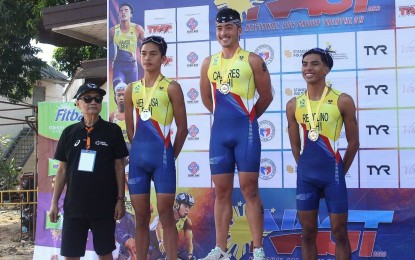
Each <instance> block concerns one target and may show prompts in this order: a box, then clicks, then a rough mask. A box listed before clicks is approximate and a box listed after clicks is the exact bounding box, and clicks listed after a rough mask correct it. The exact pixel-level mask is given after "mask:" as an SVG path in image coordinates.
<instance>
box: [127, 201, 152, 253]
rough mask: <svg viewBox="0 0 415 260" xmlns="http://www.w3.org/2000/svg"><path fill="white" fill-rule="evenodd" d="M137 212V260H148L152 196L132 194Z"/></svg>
mask: <svg viewBox="0 0 415 260" xmlns="http://www.w3.org/2000/svg"><path fill="white" fill-rule="evenodd" d="M130 197H131V203H132V205H133V208H134V211H135V225H136V227H135V234H136V235H135V237H136V239H135V246H136V251H137V260H146V259H147V251H148V246H149V243H150V234H149V228H148V225H149V224H150V216H151V213H150V194H149V193H147V194H130Z"/></svg>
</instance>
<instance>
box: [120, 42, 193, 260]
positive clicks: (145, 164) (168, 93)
mask: <svg viewBox="0 0 415 260" xmlns="http://www.w3.org/2000/svg"><path fill="white" fill-rule="evenodd" d="M166 51H167V44H166V42H165V41H164V39H163V38H162V37H159V36H150V37H147V38H145V39H144V40H143V42H142V47H141V64H142V66H143V68H144V77H143V79H141V80H140V81H135V82H133V83H130V84H129V85H128V86H127V89H126V91H125V100H126V101H125V120H126V125H127V135H128V139H129V141H130V143H131V152H130V172H129V178H128V186H129V190H130V197H131V201H132V204H133V207H134V210H135V216H136V238H137V240H136V249H137V259H138V260H140V259H142V260H143V259H146V257H147V251H148V246H149V229H148V225H149V222H150V215H151V214H150V211H149V208H150V182H151V181H152V180H153V181H154V186H155V189H156V197H157V211H158V213H159V218H160V222H161V223H162V225H163V229H164V232H163V241H164V245H165V248H166V252H167V257H168V259H176V258H177V247H178V245H177V230H176V223H175V221H174V216H173V211H172V208H173V204H174V198H175V192H176V169H175V162H174V161H175V158H177V156H178V155H179V153H180V151H181V149H182V147H183V144H184V141H185V138H186V136H187V119H186V108H185V104H184V97H183V92H182V89H181V87H180V85H179V84H178V83H177V82H175V81H173V80H170V79H167V78H166V77H164V76H163V75H162V74H161V64H162V63H163V62H164V61H165V59H166ZM133 110H135V112H136V115H137V118H136V119H135V120H134V118H133ZM173 117H174V119H175V122H176V126H177V133H176V138H175V140H174V144H173V145H172V144H171V142H170V125H171V123H172V121H173ZM134 122H135V123H134Z"/></svg>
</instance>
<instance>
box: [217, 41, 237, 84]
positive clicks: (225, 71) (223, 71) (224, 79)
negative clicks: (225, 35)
mask: <svg viewBox="0 0 415 260" xmlns="http://www.w3.org/2000/svg"><path fill="white" fill-rule="evenodd" d="M240 50H241V48H240V47H238V49H236V51H235V53H234V54H233V56H232V58H231V59H230V60H229V63H228V66H226V68H223V67H222V64H223V62H222V60H223V52H221V53H220V64H219V66H220V68H221V70H220V74H221V76H222V83H227V82H228V76H229V69H230V68H231V67H232V65H233V63H234V62H235V60H236V57H238V53H239V51H240Z"/></svg>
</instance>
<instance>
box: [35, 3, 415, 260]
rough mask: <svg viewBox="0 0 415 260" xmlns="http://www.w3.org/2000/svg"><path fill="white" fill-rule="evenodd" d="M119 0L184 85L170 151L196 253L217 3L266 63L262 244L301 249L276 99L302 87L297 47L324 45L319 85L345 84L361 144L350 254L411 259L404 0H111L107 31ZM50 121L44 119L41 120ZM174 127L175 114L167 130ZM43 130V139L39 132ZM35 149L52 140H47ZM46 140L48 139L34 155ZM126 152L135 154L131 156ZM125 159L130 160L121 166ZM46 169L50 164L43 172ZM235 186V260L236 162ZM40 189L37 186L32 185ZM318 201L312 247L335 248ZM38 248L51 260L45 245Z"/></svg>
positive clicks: (207, 235) (207, 219)
mask: <svg viewBox="0 0 415 260" xmlns="http://www.w3.org/2000/svg"><path fill="white" fill-rule="evenodd" d="M123 3H128V4H129V5H130V6H131V7H132V9H133V15H132V17H131V22H133V23H134V24H136V25H138V26H139V27H137V28H141V29H142V31H143V32H144V36H150V35H158V36H162V37H164V38H165V39H166V41H167V43H168V50H167V54H166V56H167V59H166V62H165V63H164V64H163V65H162V73H163V74H164V75H166V76H167V77H169V78H171V79H174V80H176V81H177V82H178V83H179V84H180V85H181V87H182V90H183V93H184V98H185V105H186V110H187V121H188V130H189V134H188V136H187V138H186V142H185V144H184V147H183V150H182V152H181V154H180V156H179V157H178V159H177V162H176V169H177V193H178V194H179V193H181V192H186V193H187V194H190V195H192V197H193V198H194V205H193V206H192V207H191V209H190V210H189V212H188V215H187V217H188V218H189V219H191V222H192V234H193V238H192V244H193V254H194V256H195V257H196V258H202V257H204V256H206V255H207V254H208V253H209V251H210V250H211V249H212V248H213V247H214V246H215V222H214V217H213V212H214V199H215V193H214V185H213V182H212V181H211V176H210V168H209V140H210V127H211V125H212V123H213V117H212V116H211V114H210V113H209V112H208V110H207V109H206V108H205V107H204V105H203V104H202V101H201V97H200V88H199V80H200V68H201V64H202V62H203V60H204V59H205V57H207V56H209V55H213V54H215V53H218V52H220V50H221V46H220V45H219V43H218V42H217V40H216V35H215V16H216V13H217V12H218V10H219V9H221V8H223V7H230V8H233V9H235V10H237V11H238V12H239V13H240V14H241V16H242V19H243V21H242V35H241V39H240V45H241V47H242V48H244V49H246V50H248V51H251V52H254V53H256V54H258V55H259V56H261V57H262V58H263V60H264V61H265V63H266V64H267V67H268V70H269V72H270V74H271V83H272V88H273V97H274V99H273V101H272V103H271V105H270V106H269V107H268V109H267V111H266V112H265V113H264V114H263V115H262V116H261V117H260V118H259V119H258V124H259V131H260V137H261V144H262V154H261V156H262V157H261V165H260V170H259V187H260V195H261V198H262V201H263V205H264V217H265V222H264V233H263V244H264V250H265V254H266V256H267V258H268V259H301V226H300V223H299V220H298V216H297V209H296V198H295V197H296V173H297V166H296V163H295V160H294V158H293V156H292V152H291V147H290V142H289V138H288V131H287V120H286V116H285V112H286V111H285V109H286V104H287V102H288V101H289V100H290V99H291V98H293V97H296V96H299V95H301V94H302V93H304V91H305V90H306V84H305V82H304V80H303V78H302V75H301V64H302V55H303V54H304V53H305V52H306V51H307V50H309V49H311V48H314V47H320V48H323V49H328V50H330V51H332V54H333V59H334V67H333V69H332V70H331V72H330V73H329V74H328V75H327V78H326V80H327V84H329V85H331V86H332V87H333V88H335V89H338V90H340V91H342V92H345V93H347V94H349V95H350V96H351V97H352V98H353V100H354V101H355V104H356V107H357V119H358V124H359V135H360V149H359V151H358V153H357V155H356V157H355V160H354V162H353V164H352V166H351V168H350V170H349V171H348V172H347V174H346V183H347V187H348V201H349V219H348V231H349V239H350V244H351V248H352V259H361V258H368V259H369V258H380V259H411V258H413V255H414V254H415V248H414V247H413V246H412V244H413V241H414V240H415V206H414V203H413V201H414V200H415V189H414V188H415V120H414V116H413V115H414V114H415V105H414V102H413V100H414V99H415V80H414V76H413V75H414V74H415V4H414V3H413V1H411V0H395V1H384V0H343V1H326V0H318V1H317V0H316V1H306V0H279V1H272V0H238V1H230V0H229V1H227V0H199V1H190V0H176V1H165V0H161V1H144V0H137V1H132V0H125V1H121V0H109V5H108V6H109V11H108V14H109V17H108V30H109V31H110V32H111V29H112V28H115V27H116V25H117V24H118V23H119V15H118V11H119V8H120V6H121V4H123ZM141 29H140V30H141ZM114 32H115V30H114ZM113 35H116V34H115V33H114V34H111V33H109V37H110V38H111V37H113ZM144 36H143V35H141V34H139V35H138V36H135V37H137V39H138V44H137V48H136V49H135V52H136V53H138V54H139V48H140V47H141V44H140V43H139V41H140V39H142V37H144ZM110 38H109V39H108V59H109V63H108V64H110V66H109V68H108V85H109V94H110V97H111V98H110V102H113V103H112V105H110V109H109V113H110V114H111V113H112V114H113V115H114V116H113V117H112V118H116V120H115V122H116V123H117V124H119V125H120V126H121V127H122V126H123V124H124V123H123V114H122V113H123V109H122V106H121V105H120V104H122V103H123V102H121V98H123V94H122V93H121V92H122V91H121V90H122V89H123V88H122V87H123V86H124V85H123V84H120V83H121V81H120V76H119V75H120V74H117V73H118V72H117V70H119V69H120V68H117V65H116V63H114V59H115V56H116V53H115V46H114V39H110ZM135 61H136V65H137V72H136V75H135V78H141V77H142V75H143V70H142V67H141V64H140V60H139V55H137V56H136V60H135ZM114 66H115V67H114ZM114 73H115V74H116V75H115V76H114ZM122 77H123V76H121V78H122ZM122 82H123V83H125V84H128V82H124V81H122ZM119 84H120V85H119ZM118 85H119V86H118ZM117 86H118V87H117ZM120 91H121V92H120ZM53 129H54V128H51V129H49V128H48V131H52V130H53ZM176 130H177V128H176V127H175V124H174V123H173V125H172V129H171V137H172V139H174V136H175V132H176ZM235 131H237V129H235ZM41 141H43V140H42V138H40V141H39V142H41ZM346 146H347V139H346V135H345V132H344V129H343V130H342V131H341V134H340V153H341V154H342V155H344V152H345V149H346ZM43 149H46V150H47V149H50V150H51V151H52V150H53V149H52V148H51V147H50V148H43ZM43 151H45V150H42V151H40V152H39V154H41V152H43ZM47 159H48V158H45V160H46V161H45V167H47V165H48V164H47ZM132 159H134V158H130V160H132ZM39 162H40V160H39ZM126 169H127V171H128V167H127V168H126ZM39 172H40V171H39ZM45 174H46V175H47V171H45ZM49 178H50V177H49ZM50 183H51V181H50V180H49V179H46V180H43V181H41V182H40V184H39V185H45V186H46V185H51V184H50ZM234 187H235V188H234V192H233V200H232V205H233V208H232V209H233V218H232V221H231V223H230V229H229V234H228V244H227V247H228V252H229V253H231V254H232V258H233V259H252V249H253V248H252V241H251V236H250V232H249V227H248V224H247V220H246V202H245V200H244V198H243V196H242V193H241V190H240V188H239V180H238V174H237V172H235V176H234ZM39 188H40V189H41V187H40V186H39ZM126 189H128V187H126ZM127 193H128V191H127ZM40 195H42V194H41V193H40ZM43 195H44V197H43V198H42V200H41V198H40V197H39V208H41V209H43V210H44V211H46V210H48V209H49V207H50V197H51V193H45V194H43ZM42 201H43V202H42ZM42 203H44V206H42ZM151 203H152V215H151V223H150V226H149V228H150V230H154V228H155V226H156V225H157V221H158V217H157V215H158V214H157V208H156V207H155V205H156V203H157V202H156V200H155V194H154V189H152V191H151ZM325 204H326V203H325V200H324V199H322V200H321V201H320V209H319V216H318V235H317V244H318V257H319V259H334V258H335V257H334V252H335V241H334V238H333V236H332V234H331V231H330V220H329V217H328V212H327V207H326V205H325ZM42 207H43V208H42ZM126 207H127V212H128V214H127V216H126V217H125V218H124V219H123V220H121V221H120V223H118V225H117V231H116V234H115V237H116V241H117V249H116V250H115V251H114V252H113V256H114V258H115V259H133V258H131V255H130V249H129V245H130V244H129V243H130V242H131V241H135V239H140V238H136V237H135V227H134V210H133V208H132V206H131V202H129V201H127V203H126ZM40 211H41V210H40ZM40 211H39V212H40ZM39 221H43V222H40V223H39V224H38V227H46V225H45V223H44V221H45V217H44V215H43V216H42V215H41V216H39V217H38V222H39ZM52 230H53V232H55V233H53V232H52ZM57 230H59V229H56V228H55V229H49V230H48V231H46V229H45V230H41V229H40V231H39V230H38V231H37V232H41V233H40V235H42V236H44V237H45V239H46V237H48V238H47V239H49V240H50V241H52V240H53V239H52V238H51V237H53V236H55V237H57V238H58V239H57V241H58V240H59V233H58V232H57ZM42 232H43V233H42ZM48 232H49V233H48ZM183 233H184V232H182V231H181V230H180V231H179V237H180V240H179V248H180V253H181V254H180V255H179V256H183V255H184V256H187V250H188V248H187V247H186V243H185V237H184V234H183ZM126 238H127V239H126ZM128 239H129V240H128ZM40 241H41V240H40ZM128 241H129V242H128ZM36 243H37V244H36V247H35V252H36V251H37V252H40V251H41V252H47V251H48V250H49V251H51V252H52V251H54V252H58V249H57V248H58V247H59V243H43V244H41V243H40V244H39V243H38V241H37V242H36ZM45 248H46V249H45ZM91 250H93V249H92V248H91V247H90V246H88V251H87V255H86V256H85V259H97V257H96V256H95V255H94V253H93V252H92V251H91ZM49 251H48V252H49ZM149 251H150V250H149ZM155 255H156V254H155ZM155 255H152V254H149V255H148V258H149V259H157V258H156V256H155ZM35 256H36V257H35V259H45V258H41V257H40V254H37V255H36V254H35ZM45 256H47V257H46V259H49V258H48V257H49V256H51V255H50V254H45Z"/></svg>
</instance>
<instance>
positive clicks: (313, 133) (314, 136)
mask: <svg viewBox="0 0 415 260" xmlns="http://www.w3.org/2000/svg"><path fill="white" fill-rule="evenodd" d="M318 136H319V134H318V131H317V129H315V128H313V129H310V130H309V131H308V139H310V140H311V141H313V142H315V141H317V139H318Z"/></svg>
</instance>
